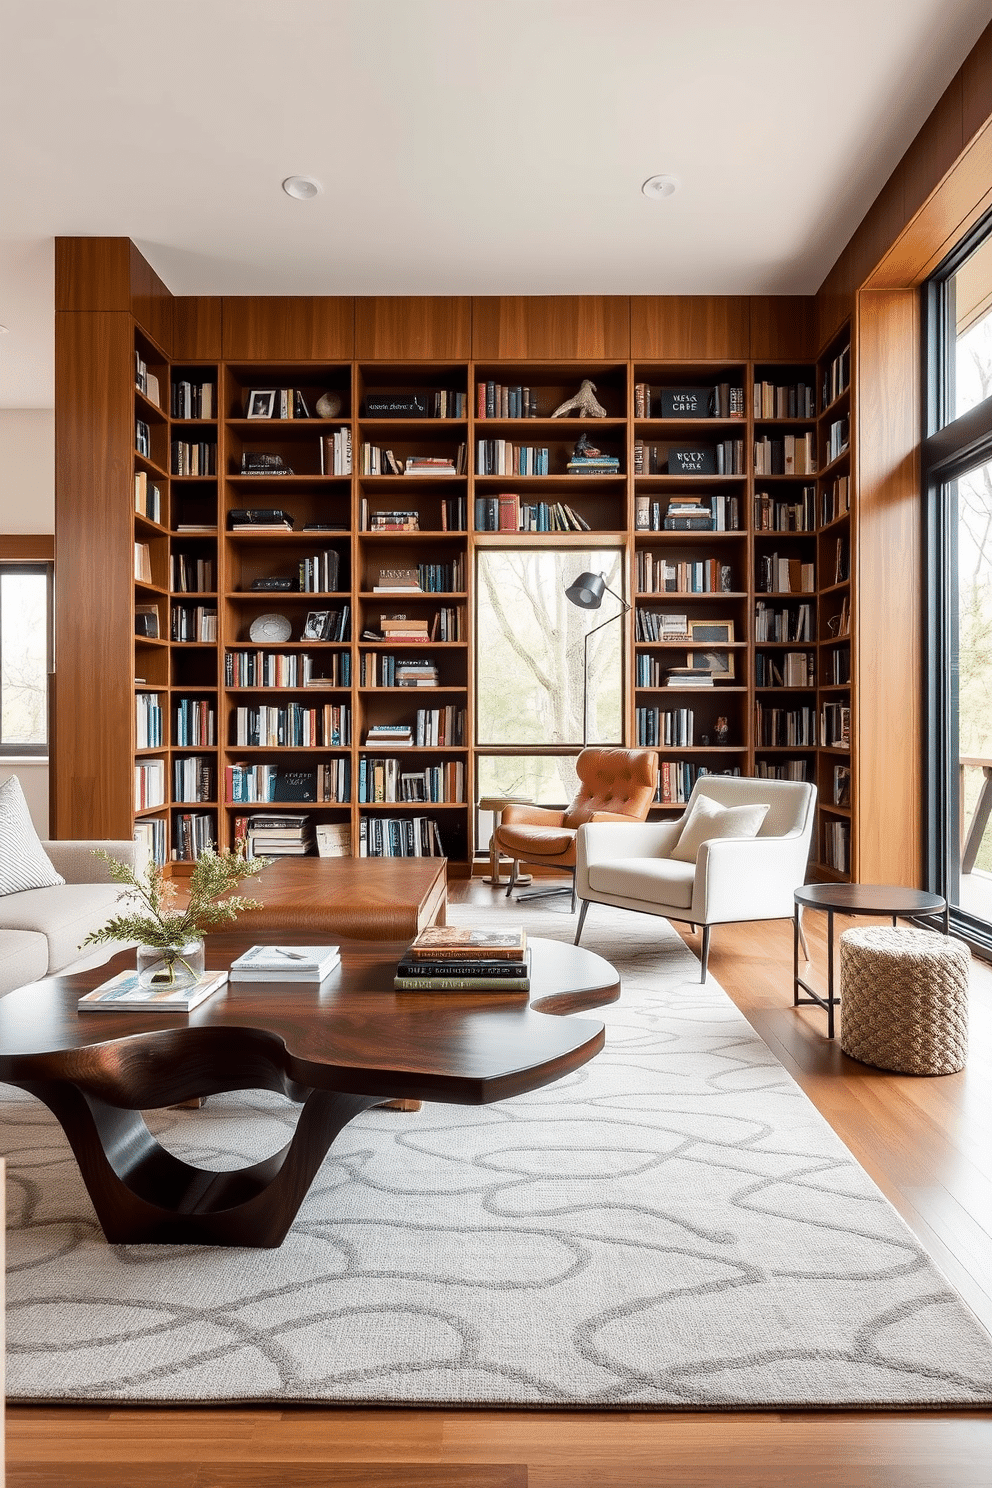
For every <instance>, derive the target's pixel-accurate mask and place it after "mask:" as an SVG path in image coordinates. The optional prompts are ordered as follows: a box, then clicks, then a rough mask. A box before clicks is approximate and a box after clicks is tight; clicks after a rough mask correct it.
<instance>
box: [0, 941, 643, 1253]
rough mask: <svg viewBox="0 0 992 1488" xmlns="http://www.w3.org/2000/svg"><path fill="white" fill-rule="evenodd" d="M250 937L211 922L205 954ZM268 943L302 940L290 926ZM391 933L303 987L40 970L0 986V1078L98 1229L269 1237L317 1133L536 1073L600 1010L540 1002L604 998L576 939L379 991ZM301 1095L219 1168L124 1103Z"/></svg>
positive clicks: (582, 1003) (612, 994) (609, 972)
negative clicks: (47, 1124)
mask: <svg viewBox="0 0 992 1488" xmlns="http://www.w3.org/2000/svg"><path fill="white" fill-rule="evenodd" d="M251 943H252V941H251V938H250V937H247V936H245V935H244V934H240V935H239V934H230V935H213V936H211V937H210V938H209V939H208V941H207V965H208V967H210V968H212V969H219V968H221V967H225V966H229V965H230V963H231V961H232V960H233V959H234V957H235V956H238V955H240V954H241V952H242V951H244V950H246V949H247V947H248V946H249V945H250V944H251ZM280 943H282V944H287V945H293V944H306V943H308V938H307V937H306V936H305V935H300V934H295V935H294V934H292V933H290V934H283V935H281V936H280ZM405 946H406V942H403V941H400V942H396V943H391V944H385V945H381V944H379V945H370V944H368V943H365V944H362V943H360V942H350V943H348V942H344V941H342V942H341V964H340V966H339V967H337V968H336V969H335V970H334V971H333V972H331V974H330V976H328V977H327V978H325V980H324V981H323V982H322V983H321V984H320V985H319V986H317V985H315V984H313V983H299V982H295V983H294V982H234V983H228V984H227V985H226V986H225V987H224V988H223V989H222V990H221V991H220V992H218V993H216V994H215V995H214V996H213V997H211V998H208V1000H207V1001H206V1002H203V1003H201V1004H200V1006H199V1007H198V1008H195V1009H194V1010H193V1012H191V1013H188V1014H185V1013H179V1014H177V1013H167V1014H163V1013H158V1014H152V1013H144V1012H141V1013H107V1012H84V1013H80V1012H78V1011H77V1002H78V999H79V997H80V995H81V994H82V993H83V992H87V991H89V990H90V989H91V988H93V987H95V986H98V985H99V984H100V983H101V982H103V981H105V980H107V978H108V977H109V976H110V975H112V974H113V973H114V972H116V971H118V970H122V969H124V968H125V967H127V966H129V965H133V962H134V953H133V951H132V952H123V953H122V954H120V955H119V956H116V957H115V958H114V959H113V960H112V961H111V962H110V963H109V964H108V965H105V966H100V967H97V968H95V969H93V970H91V971H89V972H85V973H80V974H78V975H76V976H63V977H51V978H49V979H48V980H47V981H44V982H39V983H36V984H34V985H33V986H29V987H24V988H22V989H21V990H20V991H18V992H11V993H9V994H8V995H7V996H6V997H3V998H0V1080H3V1081H4V1082H6V1083H7V1084H10V1085H15V1086H17V1087H19V1088H20V1089H21V1090H26V1091H28V1092H29V1093H30V1094H32V1095H35V1096H37V1097H38V1099H39V1100H41V1101H43V1102H44V1103H45V1105H46V1106H48V1107H49V1109H50V1110H51V1111H52V1112H53V1113H54V1114H55V1116H56V1117H57V1118H58V1120H59V1122H60V1123H61V1125H62V1128H63V1130H64V1131H65V1133H66V1136H67V1137H68V1139H69V1142H70V1144H71V1146H72V1150H73V1152H74V1153H75V1156H76V1160H77V1162H78V1163H79V1168H80V1172H81V1173H82V1176H83V1179H84V1181H85V1183H86V1187H87V1189H88V1191H89V1194H90V1198H91V1199H92V1201H93V1207H94V1208H95V1210H96V1212H97V1217H98V1218H99V1221H100V1224H101V1225H102V1227H103V1232H104V1234H105V1235H106V1237H107V1239H108V1240H109V1241H111V1242H112V1243H114V1244H140V1243H146V1244H147V1243H158V1244H184V1243H185V1244H197V1245H202V1244H213V1245H247V1246H274V1245H279V1244H280V1243H281V1242H282V1240H283V1239H284V1238H285V1236H286V1233H287V1231H288V1230H289V1228H290V1226H291V1224H292V1223H293V1220H294V1219H295V1217H296V1213H297V1211H298V1209H299V1207H300V1204H301V1203H302V1202H303V1199H304V1197H305V1196H306V1193H307V1190H308V1189H309V1187H310V1184H311V1182H312V1181H313V1178H314V1175H315V1174H316V1172H317V1169H318V1168H319V1167H320V1165H321V1163H322V1162H323V1160H324V1157H325V1156H326V1154H327V1151H328V1149H329V1148H330V1146H331V1143H332V1142H333V1141H334V1138H335V1137H336V1136H337V1134H338V1133H339V1132H340V1131H341V1129H342V1128H343V1127H344V1126H346V1125H347V1123H348V1122H349V1121H351V1120H352V1118H353V1117H355V1116H357V1115H358V1114H359V1112H361V1111H364V1110H366V1109H367V1108H368V1107H369V1106H376V1105H381V1104H383V1103H384V1102H386V1101H388V1100H391V1099H394V1098H396V1097H405V1098H407V1099H416V1100H434V1101H445V1102H451V1103H454V1104H456V1105H481V1104H485V1103H488V1102H490V1101H495V1100H502V1099H504V1098H505V1097H507V1096H511V1095H519V1094H521V1093H523V1092H525V1091H528V1090H535V1089H538V1088H539V1087H540V1086H542V1085H548V1084H550V1083H551V1082H552V1081H553V1080H557V1079H559V1078H560V1077H561V1076H562V1075H566V1074H568V1073H570V1072H571V1071H572V1070H574V1069H577V1068H578V1067H579V1066H580V1065H582V1064H585V1063H586V1062H587V1061H588V1060H589V1059H591V1058H592V1057H593V1055H594V1054H596V1053H597V1052H598V1051H599V1050H600V1049H601V1048H602V1046H603V1041H604V1029H603V1025H602V1023H599V1022H595V1021H591V1020H588V1019H573V1018H569V1017H549V1016H548V1014H549V1013H571V1012H575V1011H578V1010H580V1009H582V1008H588V1007H595V1006H598V1005H600V1004H602V1003H607V1002H613V1001H615V1000H616V998H617V997H618V996H619V993H620V983H619V978H618V976H617V973H616V971H615V969H614V968H613V967H612V966H611V965H610V964H609V962H607V961H604V960H603V958H602V957H601V956H597V955H595V954H593V953H592V952H590V951H584V950H582V949H581V947H578V946H571V945H565V944H560V943H559V942H557V941H549V940H534V941H532V943H531V949H532V967H531V986H532V989H533V990H532V992H531V996H530V999H529V1001H528V1000H527V999H524V998H521V997H505V996H504V997H501V996H498V995H493V996H490V995H489V994H487V993H484V994H478V993H462V994H452V993H435V994H426V993H406V992H404V993H396V992H394V991H393V985H392V983H393V975H394V972H395V969H396V962H397V960H398V959H399V957H400V955H401V954H402V952H403V951H404V949H405ZM255 1089H261V1090H272V1091H277V1092H279V1093H281V1094H284V1095H287V1096H289V1097H290V1098H291V1099H292V1100H295V1101H298V1102H300V1103H301V1105H302V1109H301V1111H300V1116H299V1121H298V1123H297V1126H296V1130H295V1132H294V1134H293V1137H292V1139H291V1140H290V1141H289V1143H288V1144H287V1145H286V1146H285V1147H284V1148H283V1149H282V1151H280V1152H277V1153H275V1154H274V1155H273V1156H272V1157H268V1158H266V1159H264V1161H262V1162H258V1163H254V1164H253V1165H252V1166H250V1167H247V1168H242V1169H240V1170H239V1171H237V1172H222V1173H218V1172H211V1171H208V1170H204V1169H199V1168H194V1167H191V1166H190V1165H189V1164H188V1163H185V1162H183V1161H181V1159H179V1158H177V1157H175V1156H173V1154H171V1153H169V1152H167V1151H166V1150H165V1148H163V1147H162V1146H160V1144H159V1143H158V1142H157V1141H156V1140H155V1138H154V1137H153V1136H152V1134H151V1132H150V1131H149V1130H148V1128H147V1126H146V1125H145V1122H144V1119H143V1117H142V1115H141V1112H142V1110H151V1109H155V1108H159V1107H162V1106H170V1105H175V1104H176V1103H178V1102H180V1101H185V1100H191V1099H193V1098H195V1097H197V1096H208V1095H216V1094H218V1093H219V1092H221V1091H231V1090H255Z"/></svg>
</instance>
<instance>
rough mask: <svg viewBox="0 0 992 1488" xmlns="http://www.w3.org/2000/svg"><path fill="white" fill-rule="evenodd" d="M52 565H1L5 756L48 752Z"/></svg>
mask: <svg viewBox="0 0 992 1488" xmlns="http://www.w3.org/2000/svg"><path fill="white" fill-rule="evenodd" d="M50 614H51V568H50V566H49V565H48V564H42V563H39V564H29V563H3V564H0V753H3V754H40V755H43V754H46V753H47V752H48V671H49V654H50V633H51V627H50V622H49V617H50Z"/></svg>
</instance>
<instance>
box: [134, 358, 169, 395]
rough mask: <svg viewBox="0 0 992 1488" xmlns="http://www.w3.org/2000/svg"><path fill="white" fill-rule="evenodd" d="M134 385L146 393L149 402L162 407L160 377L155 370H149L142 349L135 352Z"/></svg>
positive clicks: (139, 390) (140, 391)
mask: <svg viewBox="0 0 992 1488" xmlns="http://www.w3.org/2000/svg"><path fill="white" fill-rule="evenodd" d="M134 385H135V387H136V388H137V389H138V392H139V393H142V394H144V396H145V397H146V398H147V399H148V401H149V403H154V404H155V407H156V408H161V406H162V402H161V393H160V391H159V384H158V378H157V376H156V375H155V373H154V372H149V370H148V363H147V362H146V361H145V359H144V357H143V356H142V355H141V352H140V351H136V352H135V353H134Z"/></svg>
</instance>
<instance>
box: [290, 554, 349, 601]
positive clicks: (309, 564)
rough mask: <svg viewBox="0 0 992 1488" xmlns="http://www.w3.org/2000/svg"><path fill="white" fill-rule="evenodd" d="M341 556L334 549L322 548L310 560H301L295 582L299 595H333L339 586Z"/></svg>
mask: <svg viewBox="0 0 992 1488" xmlns="http://www.w3.org/2000/svg"><path fill="white" fill-rule="evenodd" d="M340 577H341V555H340V553H338V551H337V550H336V549H335V548H324V549H323V551H322V552H320V553H315V554H314V555H313V557H312V558H301V559H300V562H299V566H298V569H297V580H298V584H299V590H300V593H301V594H334V593H336V592H337V590H338V588H339V586H340Z"/></svg>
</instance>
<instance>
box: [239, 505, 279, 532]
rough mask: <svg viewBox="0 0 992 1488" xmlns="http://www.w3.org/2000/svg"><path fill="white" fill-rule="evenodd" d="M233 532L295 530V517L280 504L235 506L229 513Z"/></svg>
mask: <svg viewBox="0 0 992 1488" xmlns="http://www.w3.org/2000/svg"><path fill="white" fill-rule="evenodd" d="M227 521H228V526H229V527H230V529H231V531H232V532H280V531H288V532H291V531H292V530H293V519H292V517H291V516H290V514H289V512H288V511H283V509H282V507H279V506H248V507H233V508H232V509H231V511H229V512H228V514H227Z"/></svg>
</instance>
